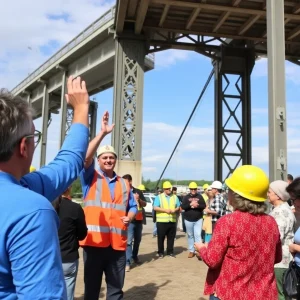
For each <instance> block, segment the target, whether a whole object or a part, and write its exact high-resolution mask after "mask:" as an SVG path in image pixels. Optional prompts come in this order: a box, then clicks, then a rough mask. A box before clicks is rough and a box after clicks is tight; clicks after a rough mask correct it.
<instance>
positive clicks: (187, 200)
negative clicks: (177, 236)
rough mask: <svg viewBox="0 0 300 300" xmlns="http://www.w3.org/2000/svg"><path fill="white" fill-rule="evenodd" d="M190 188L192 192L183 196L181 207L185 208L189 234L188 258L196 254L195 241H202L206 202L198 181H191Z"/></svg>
mask: <svg viewBox="0 0 300 300" xmlns="http://www.w3.org/2000/svg"><path fill="white" fill-rule="evenodd" d="M189 189H190V193H189V194H188V195H186V196H185V197H184V198H183V200H182V204H181V208H182V209H183V210H184V222H185V227H186V232H187V235H188V247H189V255H188V258H192V257H194V256H195V248H194V243H199V242H200V241H201V231H202V222H203V210H204V209H205V207H206V204H205V201H204V199H203V197H202V196H201V195H200V194H198V193H197V189H198V185H197V183H196V182H191V183H190V184H189Z"/></svg>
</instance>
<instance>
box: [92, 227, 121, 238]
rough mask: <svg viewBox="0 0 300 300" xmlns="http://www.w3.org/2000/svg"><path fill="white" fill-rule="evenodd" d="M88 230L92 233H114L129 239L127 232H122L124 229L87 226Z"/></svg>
mask: <svg viewBox="0 0 300 300" xmlns="http://www.w3.org/2000/svg"><path fill="white" fill-rule="evenodd" d="M87 229H88V231H90V232H103V233H109V232H114V233H117V234H120V235H124V236H125V237H127V230H122V229H119V228H115V227H108V226H97V225H87Z"/></svg>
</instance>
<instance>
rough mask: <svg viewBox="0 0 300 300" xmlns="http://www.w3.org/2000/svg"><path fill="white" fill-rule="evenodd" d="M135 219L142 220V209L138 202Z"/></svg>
mask: <svg viewBox="0 0 300 300" xmlns="http://www.w3.org/2000/svg"><path fill="white" fill-rule="evenodd" d="M135 219H136V220H137V221H142V220H143V209H142V207H139V204H138V211H137V213H136V215H135Z"/></svg>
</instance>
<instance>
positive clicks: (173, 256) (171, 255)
mask: <svg viewBox="0 0 300 300" xmlns="http://www.w3.org/2000/svg"><path fill="white" fill-rule="evenodd" d="M168 256H169V257H172V258H176V256H175V255H174V254H173V253H170V254H168Z"/></svg>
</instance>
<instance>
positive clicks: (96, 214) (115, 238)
mask: <svg viewBox="0 0 300 300" xmlns="http://www.w3.org/2000/svg"><path fill="white" fill-rule="evenodd" d="M108 119H109V115H108V112H106V113H105V114H104V115H103V117H102V125H101V131H100V133H99V134H98V135H97V136H96V137H95V138H94V139H93V140H92V141H91V142H90V143H89V147H88V151H87V155H86V159H85V164H84V170H83V172H82V173H81V174H80V177H81V182H82V192H83V196H84V213H85V218H86V224H87V228H88V234H87V237H86V238H85V239H84V240H83V241H81V242H80V245H81V246H82V247H83V258H84V284H85V290H84V299H85V300H98V298H99V294H100V289H101V283H102V276H103V273H105V280H106V283H107V296H106V299H109V300H117V299H118V300H119V299H123V291H122V289H123V285H124V278H125V265H126V247H127V228H128V225H129V223H130V222H131V221H132V220H133V219H134V217H135V214H136V212H137V205H136V202H135V199H134V197H133V194H132V191H131V190H130V186H129V184H128V183H127V182H126V181H125V180H124V179H123V178H121V177H119V176H118V175H116V173H115V172H114V168H115V165H116V161H117V154H116V152H115V150H114V148H113V147H112V146H109V145H106V146H102V147H99V144H100V142H101V141H102V139H103V138H104V137H105V136H106V135H107V134H109V133H110V132H111V131H112V129H113V126H114V125H111V126H109V125H108ZM97 148H98V150H97V161H98V164H99V167H100V170H99V171H96V170H95V168H94V163H93V157H94V154H95V152H96V149H97Z"/></svg>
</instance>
